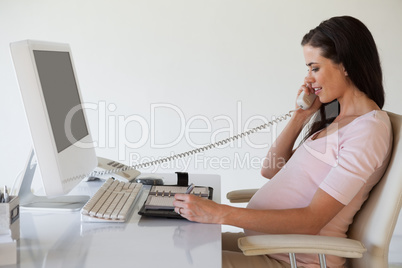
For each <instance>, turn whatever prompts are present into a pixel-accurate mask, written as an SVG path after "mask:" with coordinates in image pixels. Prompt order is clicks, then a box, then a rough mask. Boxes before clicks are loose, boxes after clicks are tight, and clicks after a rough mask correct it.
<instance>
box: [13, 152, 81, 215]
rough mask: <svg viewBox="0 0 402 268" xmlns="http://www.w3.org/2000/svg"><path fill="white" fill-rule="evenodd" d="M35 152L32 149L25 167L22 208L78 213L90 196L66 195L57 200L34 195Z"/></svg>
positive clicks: (20, 191)
mask: <svg viewBox="0 0 402 268" xmlns="http://www.w3.org/2000/svg"><path fill="white" fill-rule="evenodd" d="M34 155H35V152H34V150H33V149H32V150H31V152H30V154H29V157H28V161H27V163H26V166H25V173H24V177H23V179H22V181H21V185H20V187H19V190H18V197H19V199H20V207H21V208H23V209H35V210H46V211H49V210H57V211H77V210H80V209H81V208H82V207H83V206H84V205H85V203H86V202H87V201H88V199H89V196H78V195H66V196H59V197H55V198H49V197H47V196H37V195H35V194H33V193H32V191H31V186H32V181H33V178H34V174H35V170H36V165H37V164H36V163H32V160H33V159H34Z"/></svg>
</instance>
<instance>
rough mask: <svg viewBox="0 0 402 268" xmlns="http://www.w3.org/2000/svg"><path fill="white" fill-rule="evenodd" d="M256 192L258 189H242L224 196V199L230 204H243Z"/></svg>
mask: <svg viewBox="0 0 402 268" xmlns="http://www.w3.org/2000/svg"><path fill="white" fill-rule="evenodd" d="M257 190H258V189H244V190H236V191H231V192H229V193H227V194H226V198H227V199H229V201H230V203H245V202H248V201H250V199H251V197H252V196H253V195H254V194H255V192H257Z"/></svg>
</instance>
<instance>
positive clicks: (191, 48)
mask: <svg viewBox="0 0 402 268" xmlns="http://www.w3.org/2000/svg"><path fill="white" fill-rule="evenodd" d="M401 11H402V1H400V0H388V1H381V0H354V1H350V0H342V1H319V0H303V1H289V0H288V1H255V0H253V1H239V0H214V1H207V0H204V1H189V0H171V1H165V0H153V1H138V0H131V1H99V0H98V1H93V0H87V1H78V0H71V1H55V0H36V1H31V0H2V1H0V40H1V42H0V59H1V60H0V74H1V79H0V90H1V97H2V99H3V102H2V105H1V106H0V120H1V121H0V122H1V123H2V131H1V132H0V150H1V155H0V163H1V167H2V169H3V174H2V175H3V176H2V178H1V182H0V184H5V183H6V184H9V185H11V184H12V183H13V181H14V179H15V178H16V177H17V176H18V173H19V172H20V171H21V169H22V168H23V166H24V163H25V160H26V156H27V154H28V152H29V149H30V147H31V141H30V135H29V131H28V126H27V123H26V120H25V115H24V110H23V105H22V102H21V99H20V96H19V89H18V85H17V81H16V78H15V75H14V71H13V66H12V62H11V58H10V55H9V43H10V42H13V41H17V40H22V39H38V40H48V41H58V42H67V43H70V45H71V47H72V50H73V54H74V60H75V65H76V69H77V71H78V78H79V82H80V86H81V90H82V95H83V98H84V101H85V102H87V103H91V104H94V105H96V107H97V109H96V110H90V111H88V117H89V124H90V127H91V130H92V133H93V136H94V137H95V139H96V140H97V141H98V142H99V148H97V153H98V155H100V156H104V157H109V158H112V159H118V160H120V161H121V162H124V163H126V164H132V163H133V161H132V160H133V159H135V158H136V157H137V156H138V155H139V156H140V157H141V158H142V159H146V158H151V157H153V158H158V157H162V156H166V155H170V154H172V153H178V152H182V151H186V150H188V149H193V148H194V145H201V144H206V143H208V142H210V140H211V136H212V137H213V138H217V139H221V138H224V137H226V136H228V135H230V134H231V133H237V132H239V131H243V130H244V128H245V127H249V123H250V122H251V123H250V125H252V126H256V125H258V124H260V123H262V120H261V118H263V119H271V118H272V117H273V116H274V115H281V114H284V113H286V112H287V111H288V110H290V109H292V108H293V106H294V98H295V93H296V90H297V89H298V87H299V86H300V84H301V83H302V82H303V78H304V75H305V73H306V67H305V63H304V59H303V56H302V50H301V47H300V40H301V38H302V36H303V35H304V34H305V33H306V32H307V31H308V30H309V29H311V28H313V27H315V26H316V25H318V24H319V23H320V22H321V21H322V20H324V19H327V18H329V17H332V16H337V15H352V16H356V17H357V18H359V19H361V20H362V21H363V22H364V23H365V24H366V25H367V26H368V27H369V29H371V31H372V33H373V35H374V37H375V39H376V42H377V45H378V48H379V51H380V54H381V59H382V64H383V70H384V77H385V89H386V94H387V97H386V105H385V107H384V108H385V109H387V110H390V111H393V112H396V113H399V114H401V113H402V106H401V105H400V102H401V100H402V93H401V90H400V88H401V86H400V85H401V84H402V76H401V70H402V51H401V47H402V31H401V26H402V16H400V14H401ZM152 105H154V106H152ZM155 105H156V107H157V108H155V109H154V112H155V113H154V116H153V118H151V117H152V113H151V110H152V109H151V108H152V107H155ZM162 105H165V107H164V108H162ZM180 115H182V116H183V118H184V119H183V118H181V117H180ZM134 116H136V117H134ZM119 120H120V121H119ZM152 120H154V125H151V121H152ZM141 124H142V125H141ZM284 125H285V123H281V124H279V125H278V126H277V127H275V128H272V129H270V130H267V131H265V133H261V134H255V135H254V136H253V137H251V138H250V139H249V140H243V141H241V142H235V143H234V144H232V145H231V146H229V147H227V148H223V149H217V150H214V151H210V152H205V153H202V154H199V155H198V156H197V157H193V158H190V159H186V160H185V161H186V162H187V161H190V162H189V163H186V162H183V161H179V162H176V163H174V164H171V165H169V166H165V167H163V168H158V169H156V170H155V169H147V170H145V172H154V171H157V172H173V171H183V170H187V171H189V172H198V173H200V172H202V173H218V174H220V175H221V176H222V191H223V194H226V192H228V191H230V190H233V189H238V188H247V187H259V186H261V185H262V184H263V183H264V182H265V181H264V180H263V179H262V178H261V177H260V175H259V165H258V163H256V162H258V161H260V160H261V159H262V158H263V157H264V156H265V152H266V151H267V148H268V146H269V145H270V144H271V143H272V140H273V139H274V138H275V137H276V135H277V133H279V132H280V131H281V129H282V128H283V126H284ZM141 126H142V127H143V128H141ZM196 128H198V130H196ZM208 128H209V129H208ZM147 130H148V132H147ZM142 131H145V132H142ZM151 133H152V135H154V139H155V143H156V144H157V145H159V146H156V145H152V144H151ZM186 133H187V134H186ZM146 134H148V136H147V135H146ZM141 137H143V138H145V140H141ZM142 141H144V143H143V144H140V143H141V142H142ZM176 141H177V142H176ZM128 143H130V144H129V145H130V146H131V145H132V146H133V147H139V148H126V146H125V145H127V144H128ZM169 144H171V145H169ZM157 147H162V148H157ZM257 147H263V148H257ZM185 164H189V166H188V167H187V168H185V167H184V165H185ZM224 202H226V201H224ZM400 225H401V224H400ZM398 228H399V229H401V228H400V227H399V226H398ZM397 231H398V230H397ZM400 233H401V234H402V231H401V232H400ZM401 262H402V261H401Z"/></svg>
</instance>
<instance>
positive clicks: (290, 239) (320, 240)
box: [238, 234, 367, 258]
mask: <svg viewBox="0 0 402 268" xmlns="http://www.w3.org/2000/svg"><path fill="white" fill-rule="evenodd" d="M238 244H239V248H240V249H241V250H242V251H243V254H244V255H247V256H253V255H265V254H277V253H295V254H296V253H312V254H328V255H335V256H339V257H344V258H361V257H362V256H363V253H364V252H366V251H367V250H366V248H365V247H364V245H363V244H362V243H361V242H359V241H357V240H353V239H348V238H341V237H329V236H319V235H293V234H290V235H257V236H246V237H242V238H239V240H238Z"/></svg>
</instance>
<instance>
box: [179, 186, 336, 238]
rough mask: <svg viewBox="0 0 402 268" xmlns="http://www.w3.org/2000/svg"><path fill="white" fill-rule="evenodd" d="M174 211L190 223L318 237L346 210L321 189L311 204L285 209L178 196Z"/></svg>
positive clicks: (192, 196) (191, 196)
mask: <svg viewBox="0 0 402 268" xmlns="http://www.w3.org/2000/svg"><path fill="white" fill-rule="evenodd" d="M175 197H176V201H175V202H174V205H175V206H176V208H175V211H176V212H179V210H180V213H181V214H182V216H183V217H184V218H186V219H188V220H190V221H196V222H202V223H217V224H227V225H233V226H237V227H240V228H244V229H248V230H253V231H256V232H261V233H270V234H287V233H293V234H297V233H300V234H317V233H318V232H319V231H320V230H321V229H322V228H323V227H324V226H325V225H326V224H327V223H328V222H329V221H331V219H332V218H333V217H335V215H336V214H338V212H339V211H340V210H341V209H342V208H343V207H344V205H343V204H342V203H340V202H339V201H337V200H336V199H334V198H333V197H332V196H330V195H329V194H327V193H326V192H324V191H323V190H321V189H318V190H317V192H316V194H315V195H314V197H313V200H312V201H311V203H310V205H309V206H307V207H304V208H296V209H282V210H254V209H247V208H238V207H231V206H227V205H221V204H217V203H215V202H213V201H211V200H207V199H205V198H200V197H197V196H194V195H185V194H177V195H176V196H175Z"/></svg>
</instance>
